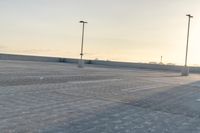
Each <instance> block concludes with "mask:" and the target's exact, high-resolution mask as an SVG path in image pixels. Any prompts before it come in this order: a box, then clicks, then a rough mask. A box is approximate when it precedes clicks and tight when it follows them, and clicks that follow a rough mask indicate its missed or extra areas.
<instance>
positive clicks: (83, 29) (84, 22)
mask: <svg viewBox="0 0 200 133" xmlns="http://www.w3.org/2000/svg"><path fill="white" fill-rule="evenodd" d="M80 23H82V24H83V28H82V40H81V53H80V56H81V58H80V60H79V64H78V66H79V67H83V65H84V62H83V42H84V31H85V24H86V23H87V22H86V21H80Z"/></svg>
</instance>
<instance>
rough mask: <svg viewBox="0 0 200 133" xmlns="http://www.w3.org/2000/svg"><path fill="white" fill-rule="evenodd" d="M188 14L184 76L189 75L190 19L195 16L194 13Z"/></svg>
mask: <svg viewBox="0 0 200 133" xmlns="http://www.w3.org/2000/svg"><path fill="white" fill-rule="evenodd" d="M186 16H188V30H187V44H186V54H185V66H184V67H183V70H182V76H188V75H189V68H188V67H187V57H188V43H189V35H190V19H191V18H193V16H192V15H190V14H187V15H186Z"/></svg>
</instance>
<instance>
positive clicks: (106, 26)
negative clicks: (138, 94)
mask: <svg viewBox="0 0 200 133" xmlns="http://www.w3.org/2000/svg"><path fill="white" fill-rule="evenodd" d="M199 7H200V1H199V0H165V1H164V0H162V1H161V0H17V1H16V0H0V16H1V17H0V53H10V54H28V55H42V56H58V57H66V58H79V57H80V55H79V54H80V45H81V30H82V25H81V24H80V23H79V21H80V20H85V21H88V24H86V27H85V42H84V53H85V54H84V58H85V59H96V58H98V59H99V60H114V61H126V62H146V63H148V62H160V57H161V56H163V62H164V63H175V64H178V65H183V64H184V58H185V47H186V36H187V23H188V17H186V14H192V15H193V16H194V18H193V19H191V29H190V41H189V51H188V52H189V53H188V54H189V55H188V64H189V65H200V58H199V56H200V52H199V49H200V38H199V35H200V21H199V20H200V8H199Z"/></svg>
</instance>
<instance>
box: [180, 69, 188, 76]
mask: <svg viewBox="0 0 200 133" xmlns="http://www.w3.org/2000/svg"><path fill="white" fill-rule="evenodd" d="M181 75H182V76H188V75H189V68H188V67H184V68H183V69H182V71H181Z"/></svg>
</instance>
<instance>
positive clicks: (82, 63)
mask: <svg viewBox="0 0 200 133" xmlns="http://www.w3.org/2000/svg"><path fill="white" fill-rule="evenodd" d="M78 67H79V68H83V67H84V60H79V61H78Z"/></svg>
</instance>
